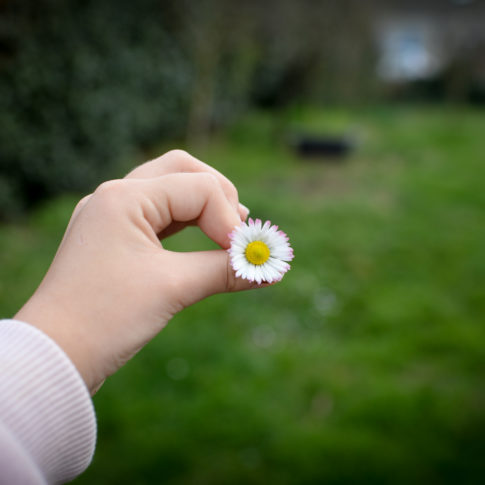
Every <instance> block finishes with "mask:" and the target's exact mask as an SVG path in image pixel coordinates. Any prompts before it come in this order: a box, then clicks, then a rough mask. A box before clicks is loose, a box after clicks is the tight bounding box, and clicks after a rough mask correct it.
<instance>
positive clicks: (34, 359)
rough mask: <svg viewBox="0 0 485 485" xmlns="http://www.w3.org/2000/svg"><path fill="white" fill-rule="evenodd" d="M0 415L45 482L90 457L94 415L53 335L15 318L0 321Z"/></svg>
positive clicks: (72, 472)
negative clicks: (48, 334) (50, 335)
mask: <svg viewBox="0 0 485 485" xmlns="http://www.w3.org/2000/svg"><path fill="white" fill-rule="evenodd" d="M0 420H1V421H2V422H3V424H4V425H5V426H6V427H7V428H8V429H9V431H10V432H11V433H12V435H13V436H15V437H16V438H17V440H18V442H19V443H20V444H21V446H22V447H23V449H25V450H26V451H27V453H29V454H30V456H31V458H32V460H33V461H34V462H35V464H36V465H37V466H38V468H39V469H40V471H41V473H42V474H43V475H44V476H45V478H46V480H47V482H48V483H59V482H66V481H69V480H72V479H73V478H75V477H76V476H77V475H79V474H80V473H81V472H83V471H84V470H85V469H86V468H87V466H88V465H89V463H90V462H91V459H92V457H93V454H94V447H95V443H96V418H95V414H94V408H93V404H92V401H91V397H90V395H89V392H88V390H87V388H86V386H85V384H84V381H83V380H82V378H81V376H80V375H79V373H78V371H77V369H76V368H75V367H74V365H73V363H72V362H71V361H70V360H69V358H68V357H67V355H66V354H65V353H64V352H63V351H62V349H61V348H60V347H59V346H58V345H57V344H56V343H55V342H54V341H53V340H51V339H50V338H49V337H48V336H47V335H45V334H44V333H42V332H41V331H40V330H38V329H37V328H35V327H33V326H31V325H28V324H26V323H23V322H19V321H15V320H0Z"/></svg>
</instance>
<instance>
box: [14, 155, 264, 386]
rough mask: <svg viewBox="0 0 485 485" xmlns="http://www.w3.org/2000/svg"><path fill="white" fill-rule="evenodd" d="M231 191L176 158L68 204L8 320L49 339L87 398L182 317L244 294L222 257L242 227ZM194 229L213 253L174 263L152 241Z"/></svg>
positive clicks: (195, 164)
mask: <svg viewBox="0 0 485 485" xmlns="http://www.w3.org/2000/svg"><path fill="white" fill-rule="evenodd" d="M247 212H248V211H247V209H245V208H244V206H241V205H240V204H239V201H238V194H237V191H236V189H235V187H234V186H233V185H232V183H231V182H230V181H229V180H228V179H226V178H225V177H224V176H223V175H221V174H220V173H219V172H217V171H216V170H214V169H213V168H211V167H209V166H208V165H206V164H204V163H202V162H200V161H198V160H196V159H195V158H193V157H191V156H190V155H188V154H187V153H185V152H182V151H178V150H176V151H172V152H169V153H167V154H165V155H163V156H162V157H159V158H157V159H156V160H153V161H151V162H147V163H145V164H143V165H141V166H139V167H138V168H136V169H135V170H134V171H133V172H131V173H130V174H128V175H127V176H126V177H125V178H124V179H122V180H115V181H111V182H107V183H104V184H102V185H101V186H100V187H99V188H98V189H97V190H96V191H95V192H94V193H93V194H91V195H89V196H87V197H85V198H84V199H83V200H81V202H80V203H79V204H78V206H77V207H76V209H75V210H74V213H73V215H72V218H71V221H70V223H69V226H68V228H67V230H66V234H65V235H64V239H63V241H62V243H61V245H60V247H59V249H58V251H57V254H56V256H55V258H54V261H53V263H52V265H51V267H50V269H49V271H48V273H47V275H46V276H45V278H44V280H43V281H42V283H41V285H40V287H39V288H38V289H37V291H36V292H35V293H34V295H33V296H32V298H31V299H30V300H29V301H28V302H27V303H26V304H25V306H24V307H23V308H22V309H21V310H20V311H19V313H18V314H17V315H16V318H17V319H19V320H23V321H25V322H27V323H30V324H32V325H34V326H36V327H38V328H40V329H41V330H42V331H44V332H45V333H46V334H47V335H49V336H50V337H51V338H53V339H54V340H55V341H56V342H57V343H58V344H59V345H60V346H61V347H62V348H63V349H64V351H65V352H66V353H67V355H68V356H69V357H70V358H71V360H72V361H73V362H74V364H75V366H76V367H77V369H78V370H79V372H80V373H81V375H82V377H83V378H84V380H85V382H86V385H87V386H88V388H89V389H90V391H91V392H92V393H94V392H95V391H96V390H97V388H98V387H99V386H100V385H101V384H102V382H103V381H104V379H105V378H106V377H108V376H109V375H111V374H113V373H114V372H115V371H116V370H117V369H118V368H119V367H121V366H122V365H123V364H124V363H125V362H126V361H127V360H128V359H130V358H131V357H132V356H133V355H134V354H135V353H136V352H137V351H138V350H140V349H141V348H142V347H143V346H144V345H145V344H146V343H147V342H148V341H149V340H151V339H152V338H153V337H154V336H155V335H156V334H157V333H158V332H159V331H160V330H161V329H162V328H163V327H164V326H165V325H166V324H167V322H168V321H169V320H170V318H171V317H172V316H173V315H174V314H175V313H177V312H179V311H180V310H182V309H183V308H185V307H187V306H189V305H191V304H193V303H195V302H196V301H198V300H201V299H202V298H205V297H206V296H209V295H211V294H214V293H219V292H225V291H235V290H242V289H247V288H250V287H253V286H256V285H254V284H251V283H248V281H246V280H242V279H235V277H234V274H233V271H232V270H231V267H230V265H229V262H228V254H227V252H226V251H224V249H226V248H228V247H229V244H230V241H229V239H228V237H227V235H228V233H229V232H231V230H232V229H233V228H234V226H236V225H237V224H239V223H240V222H241V220H244V219H245V218H246V217H247ZM188 224H197V225H198V226H199V227H200V228H201V229H202V231H204V232H205V233H206V234H207V236H209V237H210V238H211V239H212V240H214V241H215V242H216V243H217V244H219V245H220V246H221V247H222V248H224V249H220V250H215V251H204V252H193V253H175V252H171V251H167V250H165V249H163V247H162V245H161V244H160V239H161V238H163V237H165V236H167V235H170V234H172V233H174V232H176V231H178V230H180V229H182V228H183V227H185V226H186V225H188Z"/></svg>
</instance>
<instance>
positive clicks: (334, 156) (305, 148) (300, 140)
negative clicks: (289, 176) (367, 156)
mask: <svg viewBox="0 0 485 485" xmlns="http://www.w3.org/2000/svg"><path fill="white" fill-rule="evenodd" d="M294 147H295V150H296V153H297V154H298V155H299V156H300V157H302V158H311V159H322V158H325V159H329V160H339V161H340V160H341V159H343V158H345V157H346V156H347V155H348V154H349V153H350V151H351V150H352V149H353V148H354V144H353V143H352V142H351V141H350V140H349V139H348V138H345V137H339V136H326V135H319V136H315V135H313V136H307V135H300V136H298V137H296V139H295V144H294Z"/></svg>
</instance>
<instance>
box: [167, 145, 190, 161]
mask: <svg viewBox="0 0 485 485" xmlns="http://www.w3.org/2000/svg"><path fill="white" fill-rule="evenodd" d="M166 155H167V156H168V157H171V158H176V159H179V160H191V159H192V155H190V154H189V153H188V152H186V151H185V150H182V149H180V148H175V149H173V150H170V151H169V152H167V153H166Z"/></svg>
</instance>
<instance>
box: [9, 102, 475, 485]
mask: <svg viewBox="0 0 485 485" xmlns="http://www.w3.org/2000/svg"><path fill="white" fill-rule="evenodd" d="M302 129H304V130H306V131H309V132H313V131H315V132H321V131H324V132H326V133H331V132H336V133H338V132H341V131H342V130H343V131H345V132H351V133H352V134H353V135H355V137H356V140H357V148H356V150H355V151H354V153H353V154H352V156H351V157H349V158H348V159H347V160H346V161H345V162H344V163H321V162H308V161H302V160H299V159H298V158H297V157H296V156H295V155H294V154H293V152H292V150H291V149H289V147H288V143H287V142H288V136H287V133H288V132H289V131H295V130H296V131H297V130H302ZM194 154H195V155H197V156H199V158H202V159H203V160H205V161H207V162H208V163H210V164H212V165H214V166H215V167H216V168H218V169H219V170H220V171H222V172H223V173H225V174H226V175H228V176H229V177H230V178H231V179H232V180H233V181H234V182H235V184H236V185H237V186H238V188H239V194H240V200H241V201H242V202H243V203H244V204H245V205H247V206H248V207H249V208H250V209H251V214H252V215H253V216H255V217H260V218H262V219H271V220H272V221H274V222H275V223H277V224H278V225H279V226H280V227H281V228H282V229H283V230H284V231H286V232H287V233H288V235H289V236H290V240H291V242H292V245H293V247H294V250H295V260H294V262H293V269H292V271H290V272H289V273H288V274H287V275H286V277H285V278H284V280H283V281H282V282H281V283H280V284H278V285H276V286H275V287H272V288H266V289H263V290H260V291H254V292H246V293H241V294H231V295H218V296H214V297H212V298H210V299H208V300H206V301H204V302H201V303H199V304H198V305H196V306H194V307H192V308H190V309H188V310H186V311H185V312H183V313H182V314H180V315H177V316H176V317H175V318H174V319H173V321H172V322H171V323H170V324H169V325H168V327H167V328H166V329H165V330H164V331H163V332H162V333H161V334H160V335H159V336H158V337H157V338H156V339H155V340H154V341H153V342H151V343H150V344H149V345H148V346H147V348H146V349H145V350H144V351H143V352H142V353H141V354H139V355H138V356H137V357H136V358H135V359H134V360H133V361H131V362H130V363H129V364H128V365H126V367H125V368H123V369H122V370H121V371H120V372H119V373H118V374H116V375H115V376H113V377H112V378H111V379H109V380H108V381H107V382H106V383H105V384H104V386H103V387H102V389H101V390H100V392H99V394H98V395H97V396H96V397H95V398H94V403H95V406H96V409H97V413H98V419H99V437H98V444H97V452H96V456H95V459H94V462H93V464H92V466H91V467H90V468H89V470H88V471H87V472H86V473H85V474H84V475H83V476H81V477H80V478H79V479H77V480H76V482H75V483H77V484H79V485H81V484H84V483H85V484H98V483H99V484H120V483H133V484H148V483H149V484H152V483H163V484H180V485H181V484H184V485H185V484H194V485H195V484H197V485H199V484H204V485H205V484H207V485H209V484H247V483H251V484H314V483H406V484H407V483H427V484H428V483H479V482H481V481H482V480H483V476H484V473H485V458H484V457H485V284H484V282H485V251H484V249H485V190H484V183H485V155H484V154H485V112H480V111H470V110H461V109H454V108H440V109H438V108H424V107H415V108H410V107H408V108H389V107H380V108H375V109H373V110H365V111H358V112H355V113H353V112H350V111H344V110H342V111H341V110H330V111H313V110H309V109H305V110H292V111H289V112H285V113H281V114H280V115H277V114H266V113H256V114H253V115H251V116H248V117H247V118H246V119H244V120H243V121H241V122H240V123H239V124H238V125H237V126H234V127H233V129H232V130H231V131H230V132H229V133H228V134H227V136H225V137H224V138H222V139H219V140H214V142H213V143H211V144H210V145H209V146H207V147H206V148H205V149H204V150H201V151H200V152H198V153H194ZM74 204H75V198H74V197H65V198H62V199H59V200H56V201H52V202H50V203H49V204H47V205H46V206H45V207H43V208H41V209H39V210H37V211H36V212H35V213H34V214H32V216H31V217H30V219H29V220H28V221H27V222H24V223H22V224H18V225H9V226H3V227H0V267H1V268H2V278H1V281H0V310H1V311H0V314H1V315H2V316H10V315H11V314H13V313H14V312H15V311H16V309H17V308H18V307H19V306H20V305H21V303H22V302H23V301H24V300H25V299H26V298H27V297H28V296H29V295H30V294H31V292H32V291H33V290H34V289H35V287H36V285H37V283H38V282H39V280H40V278H41V275H42V274H43V273H44V272H45V270H46V269H47V266H48V264H49V261H50V259H51V258H52V256H53V254H54V252H55V248H56V246H57V244H58V242H59V239H60V237H61V235H62V232H63V230H64V227H65V225H66V223H67V220H68V217H69V215H70V212H71V211H72V209H73V206H74ZM166 246H167V247H168V248H170V249H178V250H184V251H185V250H191V249H205V248H211V247H213V245H212V244H211V243H210V242H208V241H207V240H206V239H205V237H204V236H203V235H201V234H200V233H199V232H198V231H197V230H195V229H193V230H192V229H191V230H188V231H187V232H186V233H184V234H180V235H177V236H174V237H172V238H171V239H169V240H167V241H166ZM128 297H129V296H128ZM482 483H483V482H482Z"/></svg>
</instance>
